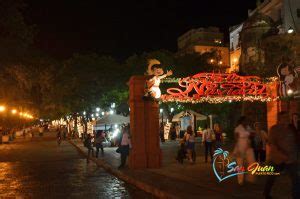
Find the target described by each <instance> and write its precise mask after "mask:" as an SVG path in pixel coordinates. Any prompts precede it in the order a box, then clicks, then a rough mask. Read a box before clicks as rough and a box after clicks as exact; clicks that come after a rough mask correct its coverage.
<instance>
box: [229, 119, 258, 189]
mask: <svg viewBox="0 0 300 199" xmlns="http://www.w3.org/2000/svg"><path fill="white" fill-rule="evenodd" d="M234 135H235V138H236V145H235V148H234V155H235V156H236V161H237V164H238V166H239V167H244V168H247V165H249V164H252V163H253V162H255V158H254V151H253V148H252V146H251V141H250V135H251V129H250V128H249V127H248V124H247V118H246V117H245V116H242V117H241V118H240V119H239V120H238V125H237V127H236V128H235V130H234ZM237 178H238V183H239V184H240V185H242V184H243V183H244V174H239V175H237ZM246 180H247V181H249V182H253V181H254V176H253V175H251V174H249V175H248V176H247V179H246Z"/></svg>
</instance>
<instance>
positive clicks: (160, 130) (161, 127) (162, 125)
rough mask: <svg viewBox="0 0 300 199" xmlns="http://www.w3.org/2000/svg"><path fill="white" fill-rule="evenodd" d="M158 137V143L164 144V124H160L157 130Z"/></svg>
mask: <svg viewBox="0 0 300 199" xmlns="http://www.w3.org/2000/svg"><path fill="white" fill-rule="evenodd" d="M159 137H160V141H161V142H165V141H166V140H165V130H164V124H163V123H162V124H161V125H160V128H159Z"/></svg>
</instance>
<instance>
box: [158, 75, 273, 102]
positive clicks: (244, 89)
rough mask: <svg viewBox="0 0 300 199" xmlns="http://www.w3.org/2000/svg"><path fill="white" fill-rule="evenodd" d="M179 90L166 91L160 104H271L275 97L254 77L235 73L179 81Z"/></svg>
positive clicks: (197, 76)
mask: <svg viewBox="0 0 300 199" xmlns="http://www.w3.org/2000/svg"><path fill="white" fill-rule="evenodd" d="M178 84H179V88H168V89H167V94H164V95H162V96H161V100H162V101H163V102H172V101H179V102H191V103H199V102H209V103H222V102H225V101H229V102H231V101H271V100H273V99H275V98H276V97H277V96H272V95H271V93H268V92H267V84H265V83H263V82H262V81H261V79H260V78H259V77H257V76H239V75H237V74H235V73H230V74H227V73H225V74H222V73H198V74H196V75H194V76H191V77H186V78H182V79H179V81H178Z"/></svg>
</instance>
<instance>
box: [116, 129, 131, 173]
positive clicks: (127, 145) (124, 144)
mask: <svg viewBox="0 0 300 199" xmlns="http://www.w3.org/2000/svg"><path fill="white" fill-rule="evenodd" d="M129 149H131V141H130V136H129V126H125V127H123V129H122V133H121V135H120V140H119V147H118V149H117V151H118V152H119V153H121V164H120V166H119V167H118V168H119V169H122V168H124V167H125V164H126V159H127V156H128V155H129Z"/></svg>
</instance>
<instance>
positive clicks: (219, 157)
mask: <svg viewBox="0 0 300 199" xmlns="http://www.w3.org/2000/svg"><path fill="white" fill-rule="evenodd" d="M228 155H229V152H228V151H223V149H221V148H218V149H217V150H215V153H214V159H213V171H214V173H215V176H216V177H217V178H218V180H219V182H221V181H223V180H226V179H228V178H230V177H233V176H237V175H240V174H244V173H247V172H246V171H245V169H244V167H239V166H237V163H236V161H232V162H230V160H229V158H228Z"/></svg>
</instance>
